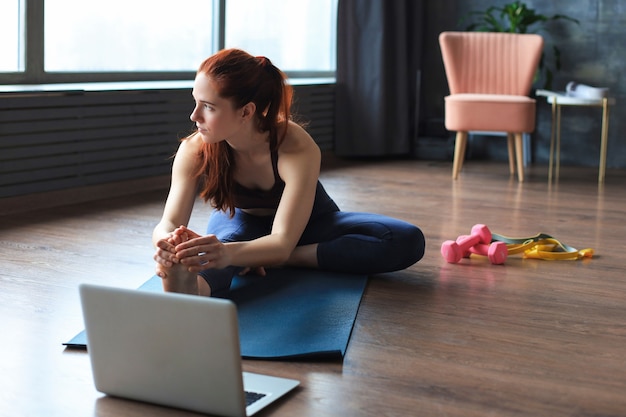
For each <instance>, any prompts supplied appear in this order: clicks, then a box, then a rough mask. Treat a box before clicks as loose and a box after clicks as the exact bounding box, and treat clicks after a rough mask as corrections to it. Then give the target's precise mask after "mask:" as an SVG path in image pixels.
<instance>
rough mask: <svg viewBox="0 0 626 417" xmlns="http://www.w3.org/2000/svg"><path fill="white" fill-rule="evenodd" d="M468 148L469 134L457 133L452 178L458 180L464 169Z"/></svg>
mask: <svg viewBox="0 0 626 417" xmlns="http://www.w3.org/2000/svg"><path fill="white" fill-rule="evenodd" d="M466 148H467V132H457V133H456V140H455V144H454V162H453V163H452V178H453V179H457V178H458V177H459V172H460V171H461V168H462V167H463V159H465V149H466Z"/></svg>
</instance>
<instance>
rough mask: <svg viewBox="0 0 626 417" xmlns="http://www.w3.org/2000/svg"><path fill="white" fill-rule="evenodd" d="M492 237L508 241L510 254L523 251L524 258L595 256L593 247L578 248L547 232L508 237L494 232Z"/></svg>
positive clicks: (568, 258) (569, 258)
mask: <svg viewBox="0 0 626 417" xmlns="http://www.w3.org/2000/svg"><path fill="white" fill-rule="evenodd" d="M491 239H492V241H494V242H504V243H506V245H507V248H508V250H509V255H516V254H518V253H521V254H522V257H523V258H532V259H547V260H577V259H583V258H591V257H592V256H593V249H591V248H587V249H581V250H578V249H576V248H573V247H571V246H568V245H566V244H565V243H562V242H559V241H558V240H557V239H555V238H553V237H552V236H550V235H547V234H545V233H539V234H537V235H535V236H530V237H507V236H503V235H499V234H497V233H492V234H491Z"/></svg>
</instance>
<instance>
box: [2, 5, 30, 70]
mask: <svg viewBox="0 0 626 417" xmlns="http://www.w3.org/2000/svg"><path fill="white" fill-rule="evenodd" d="M23 11H24V7H23V4H22V1H21V0H3V1H2V2H0V39H2V42H0V72H18V71H24V33H23V28H24V13H23Z"/></svg>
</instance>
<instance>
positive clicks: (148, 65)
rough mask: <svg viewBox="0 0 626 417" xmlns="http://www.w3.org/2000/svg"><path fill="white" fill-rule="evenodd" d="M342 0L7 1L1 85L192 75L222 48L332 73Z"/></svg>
mask: <svg viewBox="0 0 626 417" xmlns="http://www.w3.org/2000/svg"><path fill="white" fill-rule="evenodd" d="M337 1H338V0H298V1H293V0H178V1H172V0H107V1H106V2H105V3H102V2H91V1H85V0H45V1H41V0H2V1H0V36H1V39H2V42H1V43H0V84H21V83H37V84H39V83H59V82H61V83H65V82H96V81H130V80H175V79H190V78H191V77H193V74H194V73H195V71H196V69H197V67H198V65H199V64H200V62H201V61H202V60H203V59H204V58H206V57H207V56H209V55H211V54H212V53H214V52H215V51H217V50H218V49H220V48H223V47H239V48H242V49H245V50H247V51H248V52H250V53H252V54H253V55H265V56H267V57H268V58H270V59H271V60H272V62H274V63H275V64H276V65H277V66H278V67H280V68H281V69H283V70H284V71H285V72H287V74H288V75H289V76H290V77H298V76H299V77H329V76H332V75H333V74H334V71H335V39H336V29H335V25H336V13H337V11H336V9H337ZM104 4H106V5H105V6H104Z"/></svg>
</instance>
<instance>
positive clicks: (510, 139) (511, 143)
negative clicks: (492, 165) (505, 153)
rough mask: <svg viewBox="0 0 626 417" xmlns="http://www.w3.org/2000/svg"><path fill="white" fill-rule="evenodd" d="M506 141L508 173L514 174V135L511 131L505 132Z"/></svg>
mask: <svg viewBox="0 0 626 417" xmlns="http://www.w3.org/2000/svg"><path fill="white" fill-rule="evenodd" d="M506 142H507V146H508V148H509V173H510V174H511V175H515V137H514V135H513V133H507V134H506Z"/></svg>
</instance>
